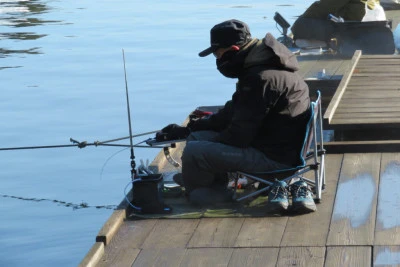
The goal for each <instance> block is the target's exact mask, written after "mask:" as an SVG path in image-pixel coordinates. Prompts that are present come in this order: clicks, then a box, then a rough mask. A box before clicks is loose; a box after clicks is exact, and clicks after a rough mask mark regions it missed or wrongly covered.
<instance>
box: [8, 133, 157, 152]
mask: <svg viewBox="0 0 400 267" xmlns="http://www.w3.org/2000/svg"><path fill="white" fill-rule="evenodd" d="M156 132H158V131H151V132H146V133H141V134H136V135H132V138H134V137H138V136H143V135H148V134H152V133H156ZM128 138H130V137H129V136H128V137H121V138H116V139H111V140H107V141H95V142H93V143H88V142H86V141H82V142H79V141H77V140H75V139H73V138H70V139H69V140H70V142H72V143H73V144H68V145H64V144H62V145H44V146H20V147H1V148H0V151H6V150H28V149H44V148H64V147H78V148H84V147H87V146H114V147H131V145H125V144H109V143H111V142H115V141H120V140H124V139H128ZM144 142H146V140H144V141H141V142H139V143H136V144H134V145H133V147H141V148H160V147H158V146H148V145H140V144H142V143H144Z"/></svg>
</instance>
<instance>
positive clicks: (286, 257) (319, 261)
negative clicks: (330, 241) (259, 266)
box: [276, 247, 325, 267]
mask: <svg viewBox="0 0 400 267" xmlns="http://www.w3.org/2000/svg"><path fill="white" fill-rule="evenodd" d="M324 259H325V247H285V248H281V249H280V251H279V258H278V263H277V264H276V266H277V267H279V266H282V267H287V266H307V267H314V266H315V267H321V266H324Z"/></svg>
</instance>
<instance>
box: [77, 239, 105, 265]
mask: <svg viewBox="0 0 400 267" xmlns="http://www.w3.org/2000/svg"><path fill="white" fill-rule="evenodd" d="M103 254H104V243H103V242H96V243H94V245H93V246H92V247H91V249H90V250H89V252H88V253H87V254H86V256H85V257H84V258H83V260H82V261H81V262H80V263H79V265H78V267H92V266H93V267H94V266H97V265H98V264H99V262H101V258H102V257H103Z"/></svg>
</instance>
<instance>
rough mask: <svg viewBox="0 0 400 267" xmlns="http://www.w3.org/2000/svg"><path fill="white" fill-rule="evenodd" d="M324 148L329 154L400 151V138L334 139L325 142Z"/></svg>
mask: <svg viewBox="0 0 400 267" xmlns="http://www.w3.org/2000/svg"><path fill="white" fill-rule="evenodd" d="M324 148H325V149H326V153H328V154H338V153H373V152H398V151H400V140H379V141H334V142H327V143H324Z"/></svg>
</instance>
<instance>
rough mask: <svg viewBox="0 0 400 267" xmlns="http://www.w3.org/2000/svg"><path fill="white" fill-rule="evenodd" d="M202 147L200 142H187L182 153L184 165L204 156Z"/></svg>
mask: <svg viewBox="0 0 400 267" xmlns="http://www.w3.org/2000/svg"><path fill="white" fill-rule="evenodd" d="M201 150H202V145H201V142H199V141H191V142H187V143H186V146H185V148H184V149H183V152H182V164H185V163H187V162H189V161H193V160H196V159H197V158H198V157H199V155H201V154H202V152H201Z"/></svg>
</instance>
